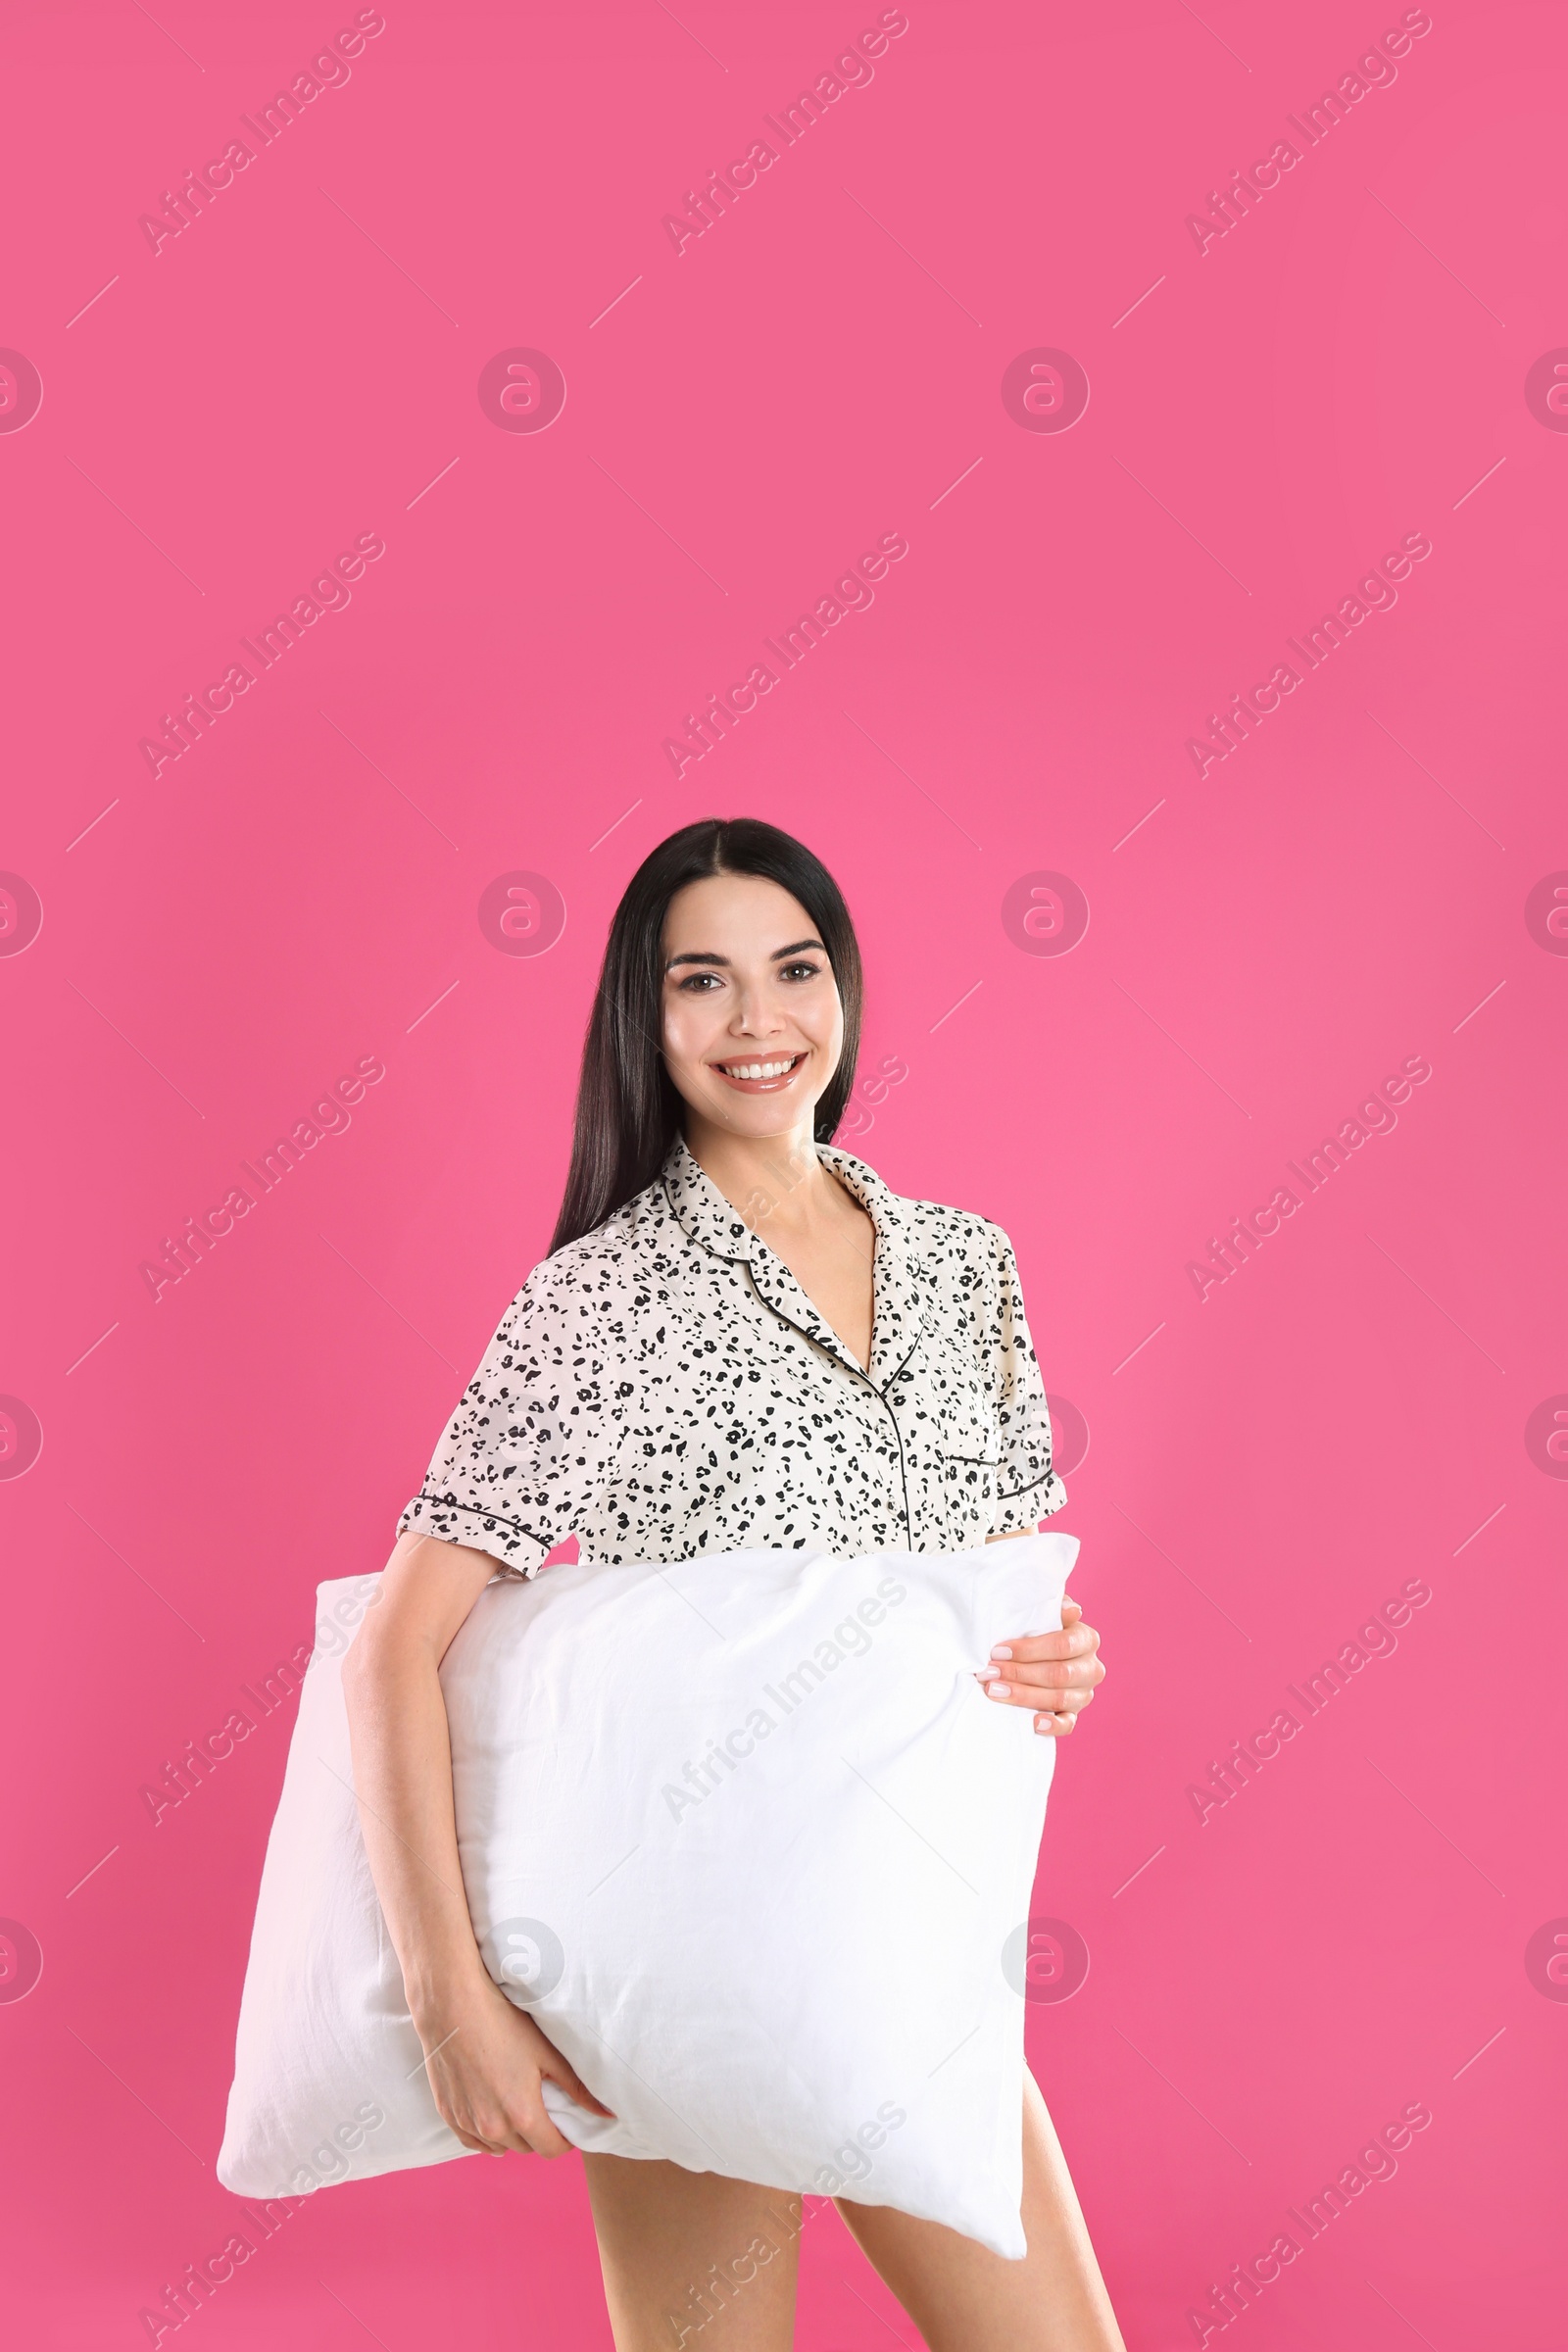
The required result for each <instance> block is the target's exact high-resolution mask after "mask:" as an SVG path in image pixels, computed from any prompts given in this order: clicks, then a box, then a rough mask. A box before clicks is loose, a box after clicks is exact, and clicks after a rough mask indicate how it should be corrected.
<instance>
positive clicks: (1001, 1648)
mask: <svg viewBox="0 0 1568 2352" xmlns="http://www.w3.org/2000/svg"><path fill="white" fill-rule="evenodd" d="M991 1655H992V1656H993V1657H994V1658H1010V1657H1011V1655H1012V1652H1011V1650H1010V1649H1008V1647H1007V1646H1006V1644H1005V1642H998V1643H997V1646H996V1648H995V1649H994V1650H993V1651H992V1652H991Z"/></svg>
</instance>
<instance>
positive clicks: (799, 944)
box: [664, 939, 827, 972]
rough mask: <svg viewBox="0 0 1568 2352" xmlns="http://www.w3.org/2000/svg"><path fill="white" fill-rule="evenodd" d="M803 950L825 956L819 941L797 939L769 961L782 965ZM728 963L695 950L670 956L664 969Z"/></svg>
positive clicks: (724, 959) (726, 959) (723, 957)
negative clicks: (684, 954) (819, 952)
mask: <svg viewBox="0 0 1568 2352" xmlns="http://www.w3.org/2000/svg"><path fill="white" fill-rule="evenodd" d="M803 948H818V949H821V953H822V954H823V955H824V956H825V955H826V954H827V950H826V948H824V947H822V942H821V941H820V940H819V939H797V940H794V941H792V942H791V944H790V945H789V946H788V947H787V948H775V949H774V950H773V954H772V957H771V960H772V961H773V962H774V963H782V962H783V960H784V958H785V956H799V954H800V953H801V950H802V949H803ZM729 961H730V959H729V957H728V956H715V955H712V954H711V953H709V952H708V951H707V950H704V949H697V950H694V951H693V952H692V953H691V954H690V955H687V956H671V957H670V959H669V961H668V962H667V963H666V964H665V966H664V969H665V971H666V972H672V971H673V970H674V969H675V966H676V965H677V964H678V963H721V964H724V965H725V966H726V967H728V965H729Z"/></svg>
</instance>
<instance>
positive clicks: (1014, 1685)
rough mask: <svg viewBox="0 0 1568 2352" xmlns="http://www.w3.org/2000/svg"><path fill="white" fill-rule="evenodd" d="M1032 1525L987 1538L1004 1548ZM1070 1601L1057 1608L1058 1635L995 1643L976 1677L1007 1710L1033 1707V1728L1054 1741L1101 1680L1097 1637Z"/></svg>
mask: <svg viewBox="0 0 1568 2352" xmlns="http://www.w3.org/2000/svg"><path fill="white" fill-rule="evenodd" d="M1034 1532H1035V1531H1034V1529H1033V1528H1032V1527H1019V1528H1011V1529H1009V1530H1008V1532H1007V1533H1006V1534H1005V1535H1002V1536H987V1538H986V1542H987V1543H988V1544H1007V1543H1010V1542H1011V1541H1012V1538H1013V1537H1014V1536H1015V1535H1017V1536H1032V1535H1033V1534H1034ZM1083 1614H1084V1613H1083V1611H1082V1609H1081V1608H1080V1607H1079V1606H1078V1603H1077V1602H1076V1601H1075V1600H1064V1601H1063V1602H1062V1604H1061V1632H1060V1633H1059V1634H1025V1635H1022V1636H1020V1637H1018V1638H1017V1639H1016V1640H1014V1641H1011V1642H999V1643H998V1644H997V1646H996V1648H995V1649H994V1650H993V1651H992V1652H991V1663H990V1665H989V1666H982V1667H981V1669H980V1673H979V1677H978V1679H979V1680H980V1681H981V1682H982V1683H984V1684H985V1686H986V1692H987V1695H988V1697H991V1698H994V1699H997V1700H999V1701H1000V1702H1001V1703H1002V1704H1003V1705H1005V1706H1009V1707H1034V1708H1036V1709H1037V1710H1038V1712H1037V1713H1036V1716H1035V1730H1036V1731H1037V1732H1045V1733H1048V1734H1050V1735H1051V1736H1052V1737H1054V1738H1055V1739H1058V1740H1059V1739H1060V1738H1062V1736H1063V1735H1064V1734H1065V1733H1067V1732H1070V1731H1071V1730H1072V1727H1073V1725H1074V1724H1075V1723H1076V1722H1077V1720H1078V1718H1079V1716H1080V1715H1081V1714H1082V1713H1083V1711H1084V1709H1085V1707H1087V1706H1088V1704H1089V1701H1090V1700H1091V1699H1092V1698H1093V1697H1094V1695H1095V1692H1096V1691H1097V1690H1098V1689H1099V1687H1100V1685H1101V1684H1102V1683H1103V1681H1104V1679H1105V1669H1104V1667H1103V1665H1102V1664H1101V1661H1100V1636H1099V1635H1098V1634H1097V1633H1096V1631H1095V1629H1094V1627H1093V1626H1092V1625H1085V1624H1084V1622H1083Z"/></svg>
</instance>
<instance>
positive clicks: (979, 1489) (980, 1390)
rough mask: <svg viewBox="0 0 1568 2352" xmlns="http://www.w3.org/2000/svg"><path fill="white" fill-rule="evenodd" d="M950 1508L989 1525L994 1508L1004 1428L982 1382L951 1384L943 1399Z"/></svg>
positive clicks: (939, 1437) (941, 1441)
mask: <svg viewBox="0 0 1568 2352" xmlns="http://www.w3.org/2000/svg"><path fill="white" fill-rule="evenodd" d="M936 1446H937V1452H938V1454H939V1456H940V1458H941V1464H942V1483H943V1487H944V1490H945V1493H946V1495H947V1498H948V1503H949V1508H950V1511H952V1512H954V1513H956V1515H957V1516H958V1517H959V1518H960V1519H961V1520H962V1522H963V1523H964V1524H965V1525H966V1526H969V1525H972V1526H982V1525H983V1528H989V1527H990V1525H991V1522H992V1519H993V1517H994V1516H995V1512H996V1502H997V1485H998V1481H999V1479H1000V1476H1001V1465H1002V1431H1001V1425H1000V1423H999V1421H998V1419H997V1411H996V1405H995V1403H994V1401H993V1399H992V1397H991V1395H990V1392H989V1391H988V1390H987V1389H986V1388H985V1387H984V1385H983V1384H982V1383H981V1382H980V1381H979V1380H974V1381H967V1380H958V1381H955V1382H953V1383H952V1384H951V1385H950V1386H949V1387H948V1389H947V1390H946V1392H945V1394H944V1395H943V1397H941V1399H940V1403H939V1409H938V1419H937V1432H936Z"/></svg>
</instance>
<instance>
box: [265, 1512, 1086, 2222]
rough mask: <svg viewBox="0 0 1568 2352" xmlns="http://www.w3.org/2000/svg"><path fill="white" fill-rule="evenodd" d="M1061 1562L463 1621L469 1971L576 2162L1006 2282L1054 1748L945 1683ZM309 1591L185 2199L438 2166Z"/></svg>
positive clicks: (455, 1718)
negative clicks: (473, 1947)
mask: <svg viewBox="0 0 1568 2352" xmlns="http://www.w3.org/2000/svg"><path fill="white" fill-rule="evenodd" d="M1077 1551H1078V1540H1077V1538H1076V1537H1073V1536H1062V1535H1054V1534H1053V1535H1033V1536H1023V1537H1019V1538H1016V1539H1013V1540H1012V1541H1010V1542H1008V1543H1006V1544H998V1545H993V1546H990V1547H985V1546H981V1547H979V1548H977V1549H975V1550H973V1551H967V1552H957V1553H948V1554H937V1555H933V1554H913V1553H909V1552H888V1553H879V1554H874V1555H868V1556H863V1557H860V1558H856V1559H842V1558H834V1557H832V1556H831V1555H829V1554H827V1553H823V1552H783V1551H774V1550H760V1551H734V1552H724V1553H718V1554H714V1555H712V1556H711V1557H705V1558H699V1559H693V1560H687V1561H682V1562H681V1563H679V1564H678V1565H676V1566H665V1567H661V1566H656V1565H651V1564H648V1563H639V1564H635V1565H630V1566H614V1567H612V1566H603V1565H596V1564H594V1563H591V1562H579V1563H577V1564H575V1565H570V1566H556V1567H553V1568H550V1569H548V1570H547V1571H546V1572H545V1573H544V1574H543V1575H542V1576H540V1577H538V1578H537V1579H535V1580H533V1581H532V1582H530V1583H527V1584H519V1583H517V1582H515V1581H514V1580H507V1581H500V1580H498V1581H497V1582H496V1583H494V1584H491V1585H489V1586H487V1587H486V1589H485V1591H484V1592H483V1593H481V1594H480V1596H479V1599H478V1601H477V1602H476V1603H475V1605H474V1607H473V1609H472V1610H471V1612H470V1613H469V1615H468V1617H467V1619H466V1621H465V1623H464V1625H463V1627H462V1629H461V1630H460V1632H459V1633H458V1635H457V1637H456V1639H455V1640H454V1642H452V1644H451V1646H450V1648H449V1649H448V1651H447V1654H446V1657H445V1658H444V1659H443V1661H442V1665H441V1684H442V1690H443V1693H444V1696H445V1701H446V1707H447V1714H448V1718H449V1721H450V1724H451V1732H452V1770H453V1786H454V1792H455V1797H456V1816H457V1825H458V1838H459V1847H460V1852H461V1856H462V1865H463V1877H464V1885H465V1889H466V1896H467V1902H468V1909H469V1913H470V1916H471V1918H472V1921H473V1927H474V1933H475V1936H476V1937H477V1939H478V1943H479V1948H480V1950H481V1952H482V1954H483V1956H484V1959H485V1962H486V1965H487V1966H488V1968H489V1970H490V1973H491V1975H492V1976H493V1977H494V1979H495V1981H496V1983H497V1984H498V1985H500V1986H501V1988H502V1989H503V1991H504V1992H505V1993H506V1994H507V1996H508V1998H509V1999H511V2000H512V2001H514V2002H515V2004H516V2005H517V2006H518V2007H520V2008H525V2009H526V2010H527V2011H528V2013H529V2014H530V2015H531V2016H532V2017H533V2018H534V2019H535V2020H536V2021H537V2023H538V2024H539V2026H540V2028H541V2030H542V2031H543V2033H544V2034H546V2035H547V2037H548V2038H549V2039H550V2040H551V2041H552V2042H554V2043H555V2044H556V2046H557V2048H559V2049H560V2050H561V2051H562V2053H563V2054H564V2056H565V2057H566V2058H567V2059H569V2061H570V2063H571V2064H572V2065H573V2066H574V2067H575V2068H576V2069H577V2071H578V2073H579V2074H580V2076H581V2077H582V2080H583V2081H584V2082H587V2083H588V2084H589V2086H590V2087H591V2088H592V2089H593V2090H594V2092H595V2093H596V2094H597V2096H598V2097H600V2098H601V2099H603V2101H604V2102H605V2104H606V2105H607V2106H608V2107H610V2108H612V2109H613V2112H614V2118H615V2120H614V2121H613V2122H611V2121H607V2120H606V2119H604V2118H602V2117H599V2116H594V2115H590V2114H588V2113H587V2112H586V2111H585V2110H583V2109H581V2108H579V2107H578V2106H577V2105H576V2104H575V2102H573V2101H572V2100H571V2099H570V2098H568V2097H567V2095H566V2094H565V2093H564V2091H561V2090H559V2089H558V2088H557V2086H556V2085H555V2084H553V2083H548V2084H546V2086H545V2094H544V2095H545V2100H546V2104H547V2105H548V2107H549V2109H550V2112H551V2114H552V2116H553V2118H554V2120H555V2122H556V2124H557V2126H558V2128H559V2129H560V2131H561V2132H562V2133H563V2135H564V2137H565V2138H567V2139H569V2140H570V2141H572V2142H573V2144H574V2145H576V2146H578V2147H580V2148H587V2149H595V2150H603V2151H605V2152H607V2153H609V2154H612V2155H620V2156H629V2157H634V2158H650V2157H664V2158H667V2159H669V2160H670V2161H671V2162H673V2163H676V2164H680V2165H683V2166H685V2167H686V2168H687V2169H688V2170H689V2171H692V2172H716V2173H721V2174H726V2175H728V2176H730V2177H732V2178H735V2179H739V2180H755V2181H758V2182H760V2183H761V2184H762V2185H764V2186H767V2187H772V2188H777V2189H781V2190H785V2191H787V2192H792V2193H796V2194H805V2195H813V2196H838V2195H843V2196H847V2197H851V2198H854V2199H855V2200H857V2201H858V2202H860V2203H863V2204H871V2205H891V2206H895V2207H897V2208H899V2209H900V2210H902V2211H904V2212H906V2213H910V2214H915V2215H918V2216H921V2217H923V2218H925V2219H926V2220H930V2221H936V2222H942V2223H945V2224H946V2225H947V2226H948V2227H949V2228H950V2229H957V2230H959V2231H961V2232H963V2233H964V2234H965V2235H967V2236H971V2237H974V2238H977V2239H979V2241H980V2242H981V2243H982V2244H984V2245H987V2246H989V2247H991V2248H992V2250H993V2251H994V2252H996V2253H998V2254H1001V2255H1004V2256H1006V2257H1009V2258H1012V2259H1017V2258H1019V2257H1021V2256H1022V2255H1023V2254H1024V2253H1025V2251H1026V2247H1025V2242H1024V2234H1023V2228H1022V2224H1021V2222H1020V2219H1019V2201H1020V2197H1021V2194H1022V2077H1023V2064H1024V2057H1023V2000H1022V1997H1021V1996H1022V1992H1023V1980H1022V1977H1021V1976H1020V1975H1019V1974H1018V1972H1017V1970H1016V1968H1015V1966H1012V1965H1009V1962H1010V1958H1011V1955H1010V1953H1009V1950H1008V1947H1009V1944H1012V1945H1013V1946H1016V1942H1017V1932H1018V1931H1020V1930H1021V1929H1022V1928H1023V1927H1024V1924H1025V1923H1026V1922H1027V1919H1028V1916H1029V1907H1030V1894H1031V1889H1032V1887H1033V1882H1034V1875H1035V1866H1036V1860H1037V1854H1038V1848H1039V1843H1040V1837H1041V1831H1042V1828H1043V1826H1044V1820H1045V1808H1046V1798H1047V1793H1048V1790H1049V1789H1050V1785H1051V1778H1052V1772H1053V1769H1054V1759H1055V1745H1056V1743H1055V1741H1054V1740H1053V1739H1050V1738H1043V1737H1041V1736H1039V1735H1038V1734H1037V1733H1036V1732H1035V1730H1034V1720H1033V1716H1032V1714H1031V1713H1030V1711H1029V1710H1027V1709H1025V1708H1021V1707H1011V1706H999V1705H998V1704H997V1703H996V1702H995V1701H993V1700H991V1699H988V1698H987V1697H986V1695H985V1692H984V1690H983V1688H982V1686H981V1685H980V1684H978V1683H977V1682H975V1680H974V1679H973V1677H974V1671H975V1669H976V1668H977V1667H980V1666H982V1665H984V1664H985V1663H986V1662H987V1660H988V1658H989V1656H990V1652H991V1648H992V1645H993V1643H994V1642H999V1641H1003V1640H1005V1638H1006V1637H1008V1636H1009V1635H1018V1634H1025V1633H1041V1632H1046V1631H1049V1630H1051V1629H1054V1628H1055V1627H1057V1626H1059V1625H1060V1622H1061V1607H1060V1604H1061V1598H1062V1591H1063V1587H1064V1585H1065V1582H1066V1578H1067V1575H1068V1573H1069V1571H1070V1569H1071V1567H1072V1564H1073V1561H1074V1559H1075V1558H1076V1555H1077ZM378 1584H379V1579H378V1578H375V1577H365V1578H359V1579H341V1580H335V1581H333V1582H330V1583H327V1584H323V1585H322V1586H321V1587H320V1589H319V1604H320V1614H319V1626H318V1642H317V1646H316V1649H315V1652H314V1654H313V1657H312V1660H311V1665H310V1668H309V1670H308V1672H307V1674H306V1677H305V1683H304V1688H303V1690H302V1692H301V1696H300V1711H299V1717H298V1720H297V1722H296V1725H295V1729H294V1735H293V1739H292V1741H291V1743H290V1747H289V1756H288V1766H287V1771H286V1773H285V1777H284V1784H283V1793H282V1797H281V1800H280V1802H279V1805H278V1809H277V1814H276V1818H275V1820H274V1822H273V1825H272V1831H271V1836H270V1841H269V1844H268V1849H267V1860H266V1864H265V1867H264V1870H263V1874H262V1886H261V1894H260V1899H259V1902H258V1907H257V1914H256V1926H255V1933H254V1936H253V1940H252V1945H251V1955H250V1962H249V1967H248V1969H247V1973H246V1978H245V1988H244V1994H243V1998H242V2001H241V2007H240V2019H239V2033H238V2041H237V2048H236V2055H235V2074H234V2082H233V2087H232V2089H231V2091H230V2094H229V2101H228V2117H227V2127H226V2130H225V2132H224V2137H223V2144H222V2149H221V2154H220V2156H219V2160H218V2177H219V2179H220V2180H221V2182H222V2183H223V2185H224V2186H225V2187H227V2188H230V2189H234V2190H237V2191H238V2192H239V2193H240V2194H241V2195H248V2196H256V2197H271V2196H295V2195H302V2194H307V2193H309V2192H310V2191H311V2190H313V2189H315V2188H317V2187H319V2186H324V2185H326V2184H328V2183H330V2182H333V2181H337V2180H361V2179H365V2178H367V2177H368V2176H371V2175H374V2174H378V2173H385V2172H394V2171H399V2170H402V2169H404V2168H406V2167H408V2166H412V2165H422V2164H438V2163H442V2162H444V2161H445V2160H446V2159H447V2158H448V2157H453V2156H462V2155H466V2154H469V2153H471V2152H472V2151H470V2150H467V2149H466V2148H465V2147H464V2146H463V2143H462V2142H461V2141H460V2140H459V2139H458V2138H457V2136H456V2134H455V2133H454V2132H452V2131H450V2130H449V2129H448V2127H447V2126H446V2125H445V2124H444V2123H443V2122H442V2120H441V2117H440V2115H439V2113H438V2111H437V2109H436V2105H435V2101H434V2098H433V2096H432V2094H431V2091H430V2088H429V2083H428V2081H427V2079H426V2076H425V2073H424V2067H423V2058H422V2051H421V2047H420V2043H419V2037H418V2034H417V2033H416V2031H415V2028H414V2024H413V2020H412V2019H411V2017H410V2015H409V2009H408V2004H407V2001H406V1999H405V1996H404V1989H403V1981H402V1972H401V1970H400V1968H399V1965H398V1960H397V1955H396V1953H395V1952H394V1950H393V1948H392V1945H391V1942H390V1939H389V1938H388V1936H387V1933H386V1928H385V1924H384V1922H383V1920H382V1917H381V1911H380V1906H379V1903H378V1902H377V1899H376V1894H375V1888H374V1885H373V1883H372V1881H371V1878H370V1872H369V1866H368V1860H367V1857H366V1852H365V1845H364V1840H363V1838H362V1836H361V1832H360V1826H359V1817H358V1811H357V1808H356V1805H355V1800H354V1794H353V1774H352V1765H351V1760H350V1751H349V1736H348V1720H347V1713H346V1708H345V1704H344V1699H343V1692H342V1685H341V1678H340V1665H341V1656H342V1650H343V1648H345V1647H346V1646H347V1642H346V1640H345V1639H344V1633H345V1630H346V1629H347V1627H349V1626H351V1625H352V1623H353V1621H354V1619H355V1617H356V1615H357V1614H358V1613H363V1609H364V1607H365V1606H366V1605H367V1603H368V1601H369V1600H370V1599H371V1598H373V1594H374V1592H375V1589H376V1587H377V1586H378Z"/></svg>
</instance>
